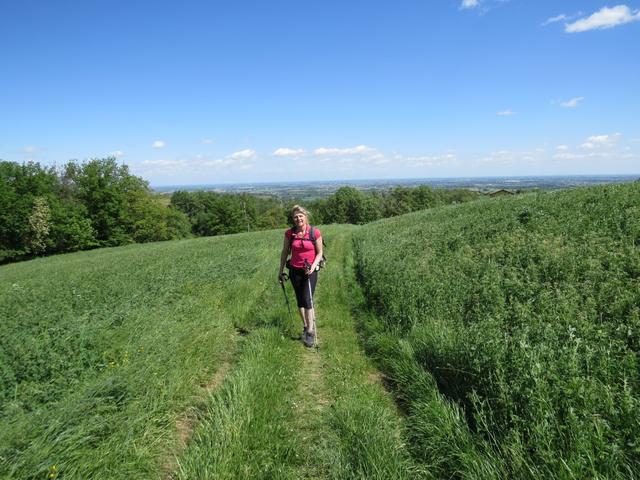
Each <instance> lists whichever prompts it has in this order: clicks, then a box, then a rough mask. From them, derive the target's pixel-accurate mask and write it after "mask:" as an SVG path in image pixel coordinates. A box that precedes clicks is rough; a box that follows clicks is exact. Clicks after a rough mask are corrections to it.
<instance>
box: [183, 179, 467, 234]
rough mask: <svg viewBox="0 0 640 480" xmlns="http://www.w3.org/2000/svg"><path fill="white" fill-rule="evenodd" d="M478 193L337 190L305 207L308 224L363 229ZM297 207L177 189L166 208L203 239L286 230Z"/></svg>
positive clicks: (244, 195) (424, 188)
mask: <svg viewBox="0 0 640 480" xmlns="http://www.w3.org/2000/svg"><path fill="white" fill-rule="evenodd" d="M478 195H479V194H478V193H476V192H472V191H470V190H466V189H447V190H445V189H438V190H434V189H431V188H429V187H427V186H424V185H422V186H419V187H415V188H406V187H396V188H393V189H391V190H389V191H377V190H374V191H371V192H363V191H361V190H358V189H356V188H353V187H341V188H339V189H338V190H337V191H336V192H335V193H334V194H333V195H330V196H329V197H327V198H324V199H317V200H313V201H311V202H306V203H305V207H307V209H308V210H309V211H310V212H311V217H312V218H311V219H310V221H311V222H312V223H313V224H315V225H320V224H329V223H352V224H357V225H362V224H365V223H369V222H372V221H374V220H379V219H381V218H387V217H393V216H396V215H402V214H404V213H409V212H414V211H417V210H424V209H427V208H433V207H436V206H439V205H446V204H451V203H460V202H467V201H469V200H473V199H475V198H477V197H478ZM295 203H298V202H297V201H296V200H289V201H287V202H283V201H280V200H278V199H277V198H275V197H256V196H254V195H250V194H247V193H242V194H231V193H218V192H210V191H197V192H188V191H184V190H181V191H177V192H174V193H173V194H172V196H171V202H170V205H171V207H173V208H175V209H176V210H178V211H180V212H183V213H184V214H186V215H187V216H188V217H189V220H190V221H191V228H192V230H191V232H192V234H193V235H196V236H207V235H221V234H228V233H237V232H243V231H255V230H265V229H271V228H283V227H286V226H288V224H289V219H288V215H289V211H290V210H291V207H292V206H293V205H294V204H295Z"/></svg>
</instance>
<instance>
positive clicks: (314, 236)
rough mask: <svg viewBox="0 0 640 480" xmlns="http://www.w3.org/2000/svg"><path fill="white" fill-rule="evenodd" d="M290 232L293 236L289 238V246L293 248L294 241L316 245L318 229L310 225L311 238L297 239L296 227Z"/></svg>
mask: <svg viewBox="0 0 640 480" xmlns="http://www.w3.org/2000/svg"><path fill="white" fill-rule="evenodd" d="M289 231H290V232H291V236H290V237H289V246H291V244H292V243H293V241H294V240H302V241H303V242H304V241H307V242H308V241H311V242H313V244H314V245H315V244H316V227H314V226H312V225H309V238H296V237H295V236H294V235H295V233H296V227H291V228H290V229H289Z"/></svg>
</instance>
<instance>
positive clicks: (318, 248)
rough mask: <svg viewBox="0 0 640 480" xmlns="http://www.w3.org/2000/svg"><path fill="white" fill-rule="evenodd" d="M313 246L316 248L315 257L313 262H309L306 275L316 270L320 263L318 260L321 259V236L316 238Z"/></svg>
mask: <svg viewBox="0 0 640 480" xmlns="http://www.w3.org/2000/svg"><path fill="white" fill-rule="evenodd" d="M314 246H315V249H316V258H315V259H314V260H313V263H312V264H311V267H310V268H309V271H308V272H307V274H308V275H311V274H312V273H313V272H315V271H316V268H318V264H319V263H320V260H322V237H318V238H316V241H315V244H314Z"/></svg>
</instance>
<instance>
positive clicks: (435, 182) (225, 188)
mask: <svg viewBox="0 0 640 480" xmlns="http://www.w3.org/2000/svg"><path fill="white" fill-rule="evenodd" d="M637 180H640V174H637V175H565V176H528V177H468V178H462V177H461V178H419V179H382V180H326V181H314V182H269V183H234V184H203V185H165V186H153V187H152V188H153V190H154V191H156V192H158V193H161V194H170V193H173V192H175V191H178V190H186V191H197V190H206V191H216V192H225V193H250V194H252V195H256V196H270V197H274V196H275V197H278V198H281V199H283V200H286V199H291V198H296V199H299V200H305V201H309V200H316V199H321V198H326V197H328V196H330V195H332V194H333V193H335V192H336V190H338V189H339V188H340V187H344V186H351V187H354V188H357V189H358V190H362V191H370V190H388V189H392V188H395V187H417V186H419V185H428V186H429V187H432V188H465V189H469V190H473V191H477V192H480V193H486V194H489V193H492V192H496V191H498V190H506V191H507V192H513V193H518V192H522V191H528V190H536V189H538V190H561V189H567V188H575V187H581V186H589V185H600V184H609V183H629V182H633V181H637Z"/></svg>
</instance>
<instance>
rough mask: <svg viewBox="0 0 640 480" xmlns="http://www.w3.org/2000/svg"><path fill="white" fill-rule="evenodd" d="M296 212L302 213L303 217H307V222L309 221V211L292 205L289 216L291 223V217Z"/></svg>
mask: <svg viewBox="0 0 640 480" xmlns="http://www.w3.org/2000/svg"><path fill="white" fill-rule="evenodd" d="M296 212H300V213H302V214H303V215H304V216H305V217H307V220H309V211H308V210H307V209H306V208H304V207H302V206H300V205H294V206H293V207H291V213H290V214H289V217H290V220H291V221H292V222H293V216H294V215H295V214H296Z"/></svg>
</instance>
